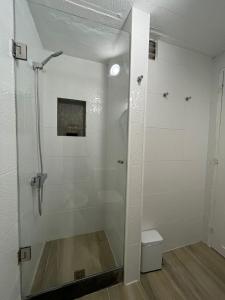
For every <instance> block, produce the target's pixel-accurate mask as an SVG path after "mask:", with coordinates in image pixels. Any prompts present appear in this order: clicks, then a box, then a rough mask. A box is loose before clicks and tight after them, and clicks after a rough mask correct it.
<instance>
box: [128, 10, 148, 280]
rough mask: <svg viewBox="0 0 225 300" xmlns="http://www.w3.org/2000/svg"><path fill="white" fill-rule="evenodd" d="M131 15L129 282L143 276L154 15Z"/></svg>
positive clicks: (143, 13)
mask: <svg viewBox="0 0 225 300" xmlns="http://www.w3.org/2000/svg"><path fill="white" fill-rule="evenodd" d="M129 18H131V20H130V19H128V20H127V22H128V24H131V34H132V36H131V69H130V105H129V142H128V185H127V218H126V246H125V283H127V284H128V283H131V282H133V281H136V280H139V278H140V250H141V244H140V241H141V219H142V200H143V194H142V185H143V178H142V176H143V143H144V112H145V103H146V89H147V77H148V65H147V64H146V62H147V60H148V41H149V30H150V15H149V14H147V13H145V12H142V11H140V10H139V9H136V8H134V9H133V10H132V12H131V15H130V17H129ZM130 21H131V22H130ZM137 62H138V63H137ZM140 75H143V80H142V83H141V85H138V83H137V77H138V76H140Z"/></svg>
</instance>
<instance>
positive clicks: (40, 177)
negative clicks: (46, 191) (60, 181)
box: [30, 173, 48, 189]
mask: <svg viewBox="0 0 225 300" xmlns="http://www.w3.org/2000/svg"><path fill="white" fill-rule="evenodd" d="M47 177H48V175H47V173H37V175H36V176H34V177H32V179H31V182H30V184H31V186H32V187H35V188H38V189H40V188H41V187H43V185H44V182H45V180H46V179H47Z"/></svg>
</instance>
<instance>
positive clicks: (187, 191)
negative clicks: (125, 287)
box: [142, 41, 211, 250]
mask: <svg viewBox="0 0 225 300" xmlns="http://www.w3.org/2000/svg"><path fill="white" fill-rule="evenodd" d="M164 92H168V93H169V96H168V98H167V99H165V98H163V96H162V95H163V93H164ZM186 96H191V97H192V99H191V100H190V101H188V102H186V101H185V97H186ZM210 97H211V59H210V58H208V57H206V56H203V55H201V54H198V53H195V52H192V51H189V50H185V49H183V48H179V47H176V46H173V45H169V44H167V43H165V42H162V41H159V42H158V55H157V59H156V61H149V80H148V100H147V109H146V123H145V158H144V160H145V163H144V164H145V167H144V209H143V224H142V227H143V229H144V230H146V229H150V228H156V229H158V230H159V231H160V233H161V234H162V236H163V237H164V239H165V245H164V246H165V250H169V249H172V248H176V247H180V246H183V245H185V244H190V243H194V242H197V241H199V240H201V239H202V238H203V214H204V191H205V174H206V165H207V144H208V127H209V105H210Z"/></svg>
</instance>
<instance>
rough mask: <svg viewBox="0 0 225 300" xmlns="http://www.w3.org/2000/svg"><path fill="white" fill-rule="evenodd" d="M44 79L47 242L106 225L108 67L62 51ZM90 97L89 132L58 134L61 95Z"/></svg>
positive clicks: (87, 129) (65, 96) (48, 67)
mask: <svg viewBox="0 0 225 300" xmlns="http://www.w3.org/2000/svg"><path fill="white" fill-rule="evenodd" d="M45 70H46V71H45V73H43V72H41V73H40V76H41V77H42V79H43V80H42V81H43V86H42V89H43V98H42V116H43V119H42V123H43V128H42V132H43V150H44V169H45V170H44V171H45V172H46V173H47V174H48V178H47V181H46V184H45V188H44V204H43V217H42V218H43V222H44V223H45V224H46V226H45V228H46V229H45V240H54V239H57V238H64V237H68V236H74V235H77V234H83V233H89V232H95V231H98V230H102V229H103V199H102V190H103V178H104V168H105V167H104V160H105V158H104V157H105V146H104V144H105V118H106V116H105V110H106V103H105V102H106V99H105V91H104V89H105V66H104V64H101V63H97V62H93V61H88V60H84V59H79V58H75V57H70V56H66V55H62V56H60V57H57V58H56V59H54V60H52V61H50V62H49V64H48V65H46V67H45ZM58 97H59V98H68V99H75V100H84V101H86V136H85V137H71V136H57V98H58Z"/></svg>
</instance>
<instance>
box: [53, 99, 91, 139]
mask: <svg viewBox="0 0 225 300" xmlns="http://www.w3.org/2000/svg"><path fill="white" fill-rule="evenodd" d="M57 100H58V104H57V135H58V136H86V101H81V100H75V99H66V98H58V99H57Z"/></svg>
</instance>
